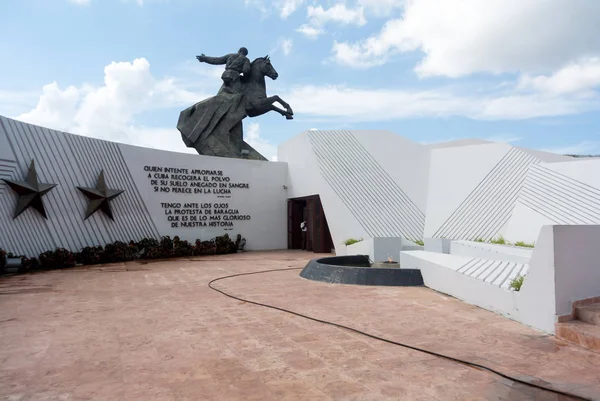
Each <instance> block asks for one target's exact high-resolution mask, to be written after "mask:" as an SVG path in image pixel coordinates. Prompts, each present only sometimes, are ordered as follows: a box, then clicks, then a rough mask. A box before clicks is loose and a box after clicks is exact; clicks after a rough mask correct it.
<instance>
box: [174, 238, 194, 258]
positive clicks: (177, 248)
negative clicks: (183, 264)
mask: <svg viewBox="0 0 600 401" xmlns="http://www.w3.org/2000/svg"><path fill="white" fill-rule="evenodd" d="M193 254H194V246H193V245H192V244H190V243H189V242H187V241H185V240H183V241H182V240H181V239H180V238H179V237H178V236H175V237H174V238H173V256H175V257H176V258H177V257H183V256H192V255H193Z"/></svg>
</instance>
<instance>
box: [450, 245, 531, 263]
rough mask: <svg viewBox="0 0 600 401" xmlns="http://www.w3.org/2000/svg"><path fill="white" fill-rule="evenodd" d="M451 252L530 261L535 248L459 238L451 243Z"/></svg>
mask: <svg viewBox="0 0 600 401" xmlns="http://www.w3.org/2000/svg"><path fill="white" fill-rule="evenodd" d="M450 254H452V255H459V256H469V257H474V258H482V259H490V260H509V261H513V262H517V263H529V261H530V259H531V255H532V254H533V249H532V248H519V247H515V246H507V245H498V244H487V243H482V242H473V241H462V240H457V241H452V243H451V244H450Z"/></svg>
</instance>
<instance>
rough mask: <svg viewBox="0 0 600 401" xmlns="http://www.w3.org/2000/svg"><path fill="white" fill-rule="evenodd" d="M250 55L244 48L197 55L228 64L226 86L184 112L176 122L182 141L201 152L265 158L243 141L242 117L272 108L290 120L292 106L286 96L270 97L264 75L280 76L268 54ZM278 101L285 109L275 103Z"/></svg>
mask: <svg viewBox="0 0 600 401" xmlns="http://www.w3.org/2000/svg"><path fill="white" fill-rule="evenodd" d="M247 55H248V50H247V49H246V48H245V47H242V48H240V50H239V51H238V52H237V53H231V54H227V55H225V56H223V57H208V56H205V55H204V54H202V55H200V56H197V57H196V58H197V59H198V61H200V62H205V63H208V64H213V65H222V64H225V71H224V72H223V74H222V75H221V79H222V80H223V85H222V86H221V88H220V89H219V92H218V93H217V95H216V96H213V97H210V98H208V99H205V100H203V101H201V102H199V103H196V104H195V105H193V106H192V107H189V108H187V109H185V110H184V111H182V112H181V114H180V116H179V122H178V123H177V129H178V130H179V132H180V133H181V137H182V139H183V142H184V143H185V144H186V146H187V147H191V148H195V149H196V151H197V152H198V153H199V154H201V155H207V156H220V157H233V158H242V157H245V158H249V159H255V160H266V159H265V158H264V157H263V156H262V155H261V154H260V153H258V152H257V151H256V150H254V149H253V148H252V147H251V146H250V145H248V144H247V143H246V142H244V139H243V128H242V120H243V119H244V118H246V117H257V116H260V115H263V114H265V113H267V112H269V111H276V112H278V113H279V114H281V115H282V116H284V117H285V118H286V119H288V120H291V119H293V118H294V117H293V116H294V112H293V111H292V108H291V107H290V105H289V104H288V103H286V102H285V101H284V100H283V99H281V98H280V97H279V96H277V95H275V96H269V97H267V88H266V84H265V77H269V78H271V79H273V80H275V79H277V77H278V76H279V74H277V71H275V68H274V67H273V65H272V64H271V60H270V59H269V56H266V57H259V58H257V59H255V60H254V61H252V62H250V61H249V60H248V58H247ZM276 102H277V103H279V104H281V105H282V106H283V107H284V108H285V110H283V109H281V108H279V107H277V106H275V104H274V103H276Z"/></svg>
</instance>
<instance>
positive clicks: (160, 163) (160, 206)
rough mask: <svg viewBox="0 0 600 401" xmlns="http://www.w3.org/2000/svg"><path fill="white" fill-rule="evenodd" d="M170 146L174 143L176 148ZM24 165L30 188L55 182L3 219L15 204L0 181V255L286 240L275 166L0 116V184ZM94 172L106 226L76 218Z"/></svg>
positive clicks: (97, 218) (281, 169)
mask: <svg viewBox="0 0 600 401" xmlns="http://www.w3.org/2000/svg"><path fill="white" fill-rule="evenodd" d="M178 139H179V138H177V140H178ZM32 161H34V164H35V169H36V172H37V177H38V181H39V182H40V183H47V184H56V187H54V188H53V189H51V190H50V191H49V192H48V193H47V194H46V195H44V196H43V197H42V201H43V205H44V208H45V211H46V214H47V219H45V218H44V217H43V216H42V215H41V214H40V213H39V212H38V211H37V210H35V209H34V208H33V207H30V208H28V209H27V210H25V211H24V212H23V213H22V214H21V215H19V216H18V217H16V218H13V216H14V213H15V210H16V207H17V204H18V196H17V194H16V192H15V191H14V190H13V189H12V188H10V187H9V186H8V185H7V184H5V182H4V181H1V180H0V227H1V229H0V248H2V249H5V250H6V251H8V252H12V253H14V254H22V255H27V256H37V255H39V253H41V252H44V251H48V250H54V249H55V248H57V247H64V248H67V249H69V250H73V251H77V250H79V249H81V248H83V247H85V246H93V245H105V244H107V243H111V242H114V241H123V242H129V241H130V240H134V241H137V240H140V239H143V238H147V237H150V238H159V237H160V236H163V235H169V236H171V237H173V236H175V235H178V236H179V237H180V238H181V239H185V240H189V241H193V240H195V239H201V240H210V239H212V238H214V237H215V236H218V235H222V234H225V233H228V234H229V235H230V236H232V237H235V236H236V235H237V234H241V235H242V236H243V237H245V238H246V240H247V248H248V249H281V248H285V247H286V246H287V240H286V191H285V189H284V187H285V185H286V174H287V166H286V164H285V163H276V162H259V161H251V160H239V159H225V158H219V157H208V156H199V155H193V154H183V153H175V152H167V151H161V150H155V149H147V148H140V147H135V146H129V145H124V144H119V143H114V142H108V141H103V140H98V139H92V138H88V137H83V136H76V135H72V134H68V133H64V132H59V131H54V130H50V129H46V128H42V127H38V126H35V125H31V124H26V123H22V122H19V121H15V120H12V119H8V118H4V117H0V179H7V180H13V181H25V178H26V176H27V172H28V169H29V167H30V165H31V162H32ZM101 172H103V173H104V178H105V180H106V185H107V187H108V188H109V189H114V190H122V191H124V192H123V193H122V194H120V195H118V196H117V197H116V198H114V199H113V200H112V201H110V208H111V211H112V214H113V219H110V218H109V217H108V216H107V215H106V214H105V213H103V212H102V210H98V211H97V212H96V213H94V214H93V215H91V216H90V217H89V218H87V219H85V216H86V210H87V207H88V202H89V200H88V198H87V197H86V196H85V195H84V194H83V193H82V192H81V191H80V190H78V189H77V187H88V188H94V187H96V183H97V180H98V177H99V175H100V173H101Z"/></svg>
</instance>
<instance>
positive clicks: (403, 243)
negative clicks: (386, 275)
mask: <svg viewBox="0 0 600 401" xmlns="http://www.w3.org/2000/svg"><path fill="white" fill-rule="evenodd" d="M341 248H344V247H341ZM414 250H423V247H422V246H420V245H417V244H415V243H414V242H412V241H410V240H407V239H404V238H396V237H378V238H367V239H364V240H362V241H360V242H357V243H355V244H352V245H347V246H346V247H345V249H340V252H337V250H336V255H369V258H370V259H371V260H372V261H373V262H385V261H387V260H388V258H391V259H392V260H393V261H395V262H397V261H399V260H400V259H399V257H398V255H399V254H400V252H401V251H414Z"/></svg>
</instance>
